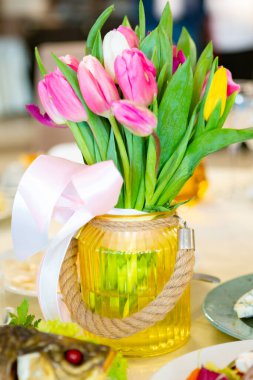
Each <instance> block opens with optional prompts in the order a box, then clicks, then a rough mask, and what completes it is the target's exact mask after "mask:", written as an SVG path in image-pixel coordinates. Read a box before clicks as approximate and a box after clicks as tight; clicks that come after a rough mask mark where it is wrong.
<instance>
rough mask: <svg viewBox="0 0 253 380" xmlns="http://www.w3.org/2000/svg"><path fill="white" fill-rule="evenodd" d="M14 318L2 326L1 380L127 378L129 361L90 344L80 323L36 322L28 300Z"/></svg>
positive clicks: (108, 348)
mask: <svg viewBox="0 0 253 380" xmlns="http://www.w3.org/2000/svg"><path fill="white" fill-rule="evenodd" d="M10 317H11V319H10V321H9V325H8V326H2V327H0V379H6V380H14V379H15V380H37V379H38V380H41V379H47V380H72V379H73V380H74V379H75V380H84V379H85V380H126V379H127V375H126V370H127V360H126V359H125V358H124V357H122V355H121V354H120V353H116V352H115V351H113V350H112V349H111V348H110V347H107V346H103V345H99V344H96V343H94V342H91V341H88V340H87V338H86V337H85V335H84V333H83V331H82V329H81V328H80V327H79V326H78V325H77V324H75V323H64V322H61V321H59V320H55V321H41V320H40V319H39V320H36V319H35V316H34V315H31V314H29V303H28V301H27V300H26V299H25V300H24V301H23V302H22V304H21V305H20V306H19V307H18V308H17V313H16V314H14V313H10ZM39 330H41V331H39ZM42 331H44V332H42Z"/></svg>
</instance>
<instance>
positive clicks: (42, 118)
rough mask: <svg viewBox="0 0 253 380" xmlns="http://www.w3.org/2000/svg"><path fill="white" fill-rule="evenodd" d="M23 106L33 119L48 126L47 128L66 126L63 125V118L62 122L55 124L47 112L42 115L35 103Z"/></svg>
mask: <svg viewBox="0 0 253 380" xmlns="http://www.w3.org/2000/svg"><path fill="white" fill-rule="evenodd" d="M25 108H26V110H27V112H29V114H30V115H31V116H32V117H33V118H34V119H35V120H37V121H38V122H39V123H41V124H43V125H45V126H46V127H49V128H66V126H65V125H63V124H64V123H65V120H63V122H62V124H60V125H58V124H56V123H55V122H54V121H53V120H52V119H51V117H50V116H49V115H48V114H47V113H44V115H43V114H42V113H41V112H40V109H39V107H38V106H37V105H36V104H27V105H26V106H25Z"/></svg>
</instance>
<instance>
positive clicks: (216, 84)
mask: <svg viewBox="0 0 253 380" xmlns="http://www.w3.org/2000/svg"><path fill="white" fill-rule="evenodd" d="M227 86H228V79H227V73H226V69H225V68H224V67H221V68H219V69H218V70H217V71H216V73H215V74H214V76H213V80H212V83H211V87H210V89H209V92H208V95H207V98H206V103H205V107H204V118H205V120H208V119H209V118H210V116H211V114H212V112H213V110H214V109H215V107H216V105H217V103H218V102H219V100H221V115H220V116H222V115H223V112H224V110H225V107H226V101H227Z"/></svg>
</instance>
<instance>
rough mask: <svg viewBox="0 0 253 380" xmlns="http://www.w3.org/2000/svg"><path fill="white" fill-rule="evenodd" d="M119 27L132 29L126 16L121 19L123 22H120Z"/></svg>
mask: <svg viewBox="0 0 253 380" xmlns="http://www.w3.org/2000/svg"><path fill="white" fill-rule="evenodd" d="M121 25H123V26H127V27H128V28H131V29H132V27H131V24H130V22H129V20H128V17H127V16H125V17H124V18H123V21H122V24H121Z"/></svg>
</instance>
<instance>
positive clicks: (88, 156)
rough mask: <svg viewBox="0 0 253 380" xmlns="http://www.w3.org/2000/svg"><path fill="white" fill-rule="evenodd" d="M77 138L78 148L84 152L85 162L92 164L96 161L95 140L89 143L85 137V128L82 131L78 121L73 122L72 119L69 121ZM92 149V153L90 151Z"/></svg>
mask: <svg viewBox="0 0 253 380" xmlns="http://www.w3.org/2000/svg"><path fill="white" fill-rule="evenodd" d="M67 124H68V126H69V128H70V130H71V132H72V134H73V136H74V138H75V140H76V143H77V145H78V148H79V149H80V151H81V152H82V155H83V158H84V162H85V163H86V164H88V165H92V164H94V163H95V162H96V157H95V154H94V153H95V152H94V142H93V141H92V144H91V145H88V144H87V141H86V139H85V137H84V136H85V135H86V133H85V129H84V128H83V130H82V132H81V128H80V127H79V126H78V124H77V123H73V122H72V121H68V122H67ZM90 150H92V153H91V152H90Z"/></svg>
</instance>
